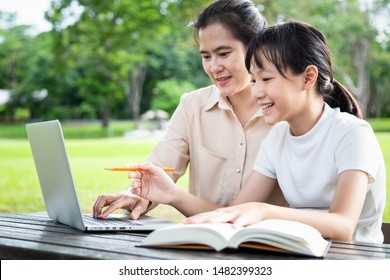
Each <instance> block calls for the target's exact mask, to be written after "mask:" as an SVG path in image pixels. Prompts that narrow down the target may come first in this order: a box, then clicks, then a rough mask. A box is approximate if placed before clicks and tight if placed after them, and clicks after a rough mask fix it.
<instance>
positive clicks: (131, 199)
mask: <svg viewBox="0 0 390 280" xmlns="http://www.w3.org/2000/svg"><path fill="white" fill-rule="evenodd" d="M148 205H149V201H148V200H146V199H143V198H141V197H139V196H136V195H134V194H132V193H131V192H130V191H124V192H120V193H116V194H103V195H100V196H99V197H98V198H97V199H96V201H95V204H94V205H93V217H94V218H99V219H105V218H107V216H108V215H109V214H111V213H112V212H114V211H115V210H117V209H125V210H128V211H129V212H130V218H131V219H133V220H136V219H138V217H139V216H140V215H141V214H142V213H145V211H146V210H147V208H148ZM104 207H107V208H106V209H105V210H103V208H104Z"/></svg>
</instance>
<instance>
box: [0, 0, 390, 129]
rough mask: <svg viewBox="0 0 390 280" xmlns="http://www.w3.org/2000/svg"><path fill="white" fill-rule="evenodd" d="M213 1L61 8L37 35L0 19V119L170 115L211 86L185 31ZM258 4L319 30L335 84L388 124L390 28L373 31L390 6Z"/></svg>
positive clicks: (382, 1) (61, 2) (90, 0)
mask: <svg viewBox="0 0 390 280" xmlns="http://www.w3.org/2000/svg"><path fill="white" fill-rule="evenodd" d="M210 1H211V0H192V1H186V0H148V1H141V0H121V1H99V0H56V1H52V4H51V8H50V10H49V11H47V14H46V17H47V19H48V20H50V22H51V23H52V24H53V30H52V31H49V32H45V33H41V34H38V35H37V36H32V35H31V34H30V33H29V27H28V26H17V25H16V24H15V22H14V20H15V15H13V14H7V13H2V12H1V11H0V89H7V90H10V91H11V101H10V102H8V103H7V104H0V121H21V120H23V119H25V118H26V117H28V118H31V119H43V120H45V119H53V118H59V119H61V120H66V119H95V118H99V119H100V120H101V123H102V124H103V126H105V127H108V126H109V120H110V119H111V118H114V119H134V120H136V119H137V118H138V116H139V115H140V114H142V113H143V112H145V111H147V110H149V109H151V108H154V109H155V108H157V107H160V109H166V110H168V111H169V112H172V110H173V108H174V107H175V106H176V105H177V103H178V102H179V96H180V94H181V93H183V92H186V91H188V90H189V89H190V88H192V87H194V88H195V87H201V86H206V85H208V84H209V83H210V81H209V79H208V77H207V76H206V75H205V74H204V72H203V69H202V65H201V60H200V58H199V53H198V50H197V46H196V44H195V43H194V40H193V37H192V30H191V29H190V28H188V27H187V25H188V23H189V22H190V21H191V20H192V19H193V18H194V16H195V15H196V14H197V13H198V12H199V11H200V10H201V9H202V8H203V7H205V6H206V5H207V4H209V3H210ZM254 2H255V3H257V4H256V5H258V7H259V9H260V10H261V12H262V13H263V14H264V15H265V17H266V18H267V19H268V21H269V23H270V24H274V23H277V22H279V21H282V20H287V19H289V18H296V19H299V20H303V21H306V22H309V23H311V24H313V25H314V26H316V27H318V28H319V29H321V30H322V31H323V32H324V34H325V35H326V36H327V38H328V42H329V45H330V47H331V49H332V54H333V60H334V69H335V73H336V78H337V79H338V80H340V81H342V82H343V83H344V84H346V85H347V86H348V87H349V88H350V89H351V90H353V92H354V93H355V94H356V95H357V96H358V97H359V99H360V101H361V102H362V103H363V105H364V107H365V108H366V111H367V115H368V116H369V117H385V116H390V105H389V104H390V97H389V95H388V88H389V86H390V75H389V73H390V71H389V70H390V69H389V65H390V52H389V44H390V40H389V35H388V31H389V28H390V27H389V26H379V27H382V29H378V28H379V27H378V26H374V25H373V19H376V18H378V15H380V16H381V17H384V18H389V11H390V8H389V1H388V0H373V1H369V2H370V3H372V5H371V6H368V5H367V6H362V3H363V2H361V1H359V0H325V1H324V0H310V1H309V0H299V1H285V0H272V1H271V0H254ZM364 3H368V2H364ZM352 15H353V16H352ZM385 22H386V21H385ZM387 22H388V21H387ZM386 28H387V29H386ZM168 83H170V86H171V87H172V89H168V87H167V84H168ZM42 92H47V93H48V94H47V96H45V95H42V94H40V93H42ZM156 92H159V94H154V93H156Z"/></svg>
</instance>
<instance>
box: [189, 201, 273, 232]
mask: <svg viewBox="0 0 390 280" xmlns="http://www.w3.org/2000/svg"><path fill="white" fill-rule="evenodd" d="M266 206H267V204H264V203H260V202H248V203H244V204H239V205H235V206H230V207H225V208H219V209H216V210H214V211H210V212H205V213H201V214H198V215H195V216H192V217H189V218H187V219H185V220H184V221H183V223H185V224H200V223H232V224H233V226H234V227H235V228H241V227H244V226H248V225H251V224H254V223H257V222H260V221H261V220H264V219H265V211H266Z"/></svg>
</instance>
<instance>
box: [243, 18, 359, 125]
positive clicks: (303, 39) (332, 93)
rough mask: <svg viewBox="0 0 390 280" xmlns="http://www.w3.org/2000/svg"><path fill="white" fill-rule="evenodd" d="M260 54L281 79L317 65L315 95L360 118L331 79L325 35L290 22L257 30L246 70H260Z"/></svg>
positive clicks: (354, 105) (343, 90)
mask: <svg viewBox="0 0 390 280" xmlns="http://www.w3.org/2000/svg"><path fill="white" fill-rule="evenodd" d="M260 51H261V52H262V53H263V54H264V56H265V58H266V59H267V60H268V61H269V62H271V63H273V64H274V65H275V67H276V69H277V70H278V71H279V73H280V74H281V75H282V76H283V77H286V76H285V74H284V73H286V71H287V69H290V70H291V71H292V73H294V74H301V73H303V72H304V71H305V70H306V67H307V66H309V65H314V66H316V67H317V69H318V79H317V92H319V93H320V94H322V95H323V98H324V101H325V102H326V103H327V104H329V106H331V107H333V108H335V107H339V108H340V110H341V111H342V112H347V113H350V114H353V115H355V116H357V117H359V118H362V117H363V113H362V109H361V107H360V105H359V102H358V101H357V100H356V99H355V97H354V96H353V95H352V93H351V92H350V91H348V90H347V89H346V88H345V87H344V86H343V85H342V84H340V83H339V82H338V81H336V80H335V79H334V78H333V73H332V61H331V58H330V50H329V47H328V45H327V43H326V39H325V36H324V35H323V34H322V33H321V32H320V31H319V30H317V29H316V28H314V27H312V26H310V25H309V24H306V23H303V22H298V21H289V22H286V23H282V24H279V25H275V26H272V27H268V28H265V29H262V30H260V31H259V32H258V33H257V34H256V36H255V37H254V38H253V40H252V41H251V43H250V44H249V47H248V52H247V55H246V58H245V65H246V68H247V69H248V71H249V69H250V66H251V64H252V63H253V64H254V65H256V66H257V67H259V68H260V69H262V68H263V62H262V61H261V59H260V55H259V52H260Z"/></svg>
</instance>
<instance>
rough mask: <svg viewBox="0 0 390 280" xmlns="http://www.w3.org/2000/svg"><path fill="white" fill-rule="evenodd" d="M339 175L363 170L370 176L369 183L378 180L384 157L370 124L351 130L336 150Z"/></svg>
mask: <svg viewBox="0 0 390 280" xmlns="http://www.w3.org/2000/svg"><path fill="white" fill-rule="evenodd" d="M335 160H336V167H337V173H338V174H340V173H342V172H344V171H347V170H361V171H364V172H366V173H367V174H368V176H369V183H373V182H374V181H375V180H376V174H377V172H378V169H379V167H380V166H381V164H382V163H383V156H382V152H381V149H380V146H379V144H378V141H377V139H376V137H375V134H374V132H373V131H372V129H371V127H370V126H369V124H363V125H359V126H357V127H355V128H353V129H351V130H349V131H348V132H347V133H346V134H345V135H344V136H343V138H342V139H341V141H340V142H339V144H338V146H337V147H336V150H335Z"/></svg>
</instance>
